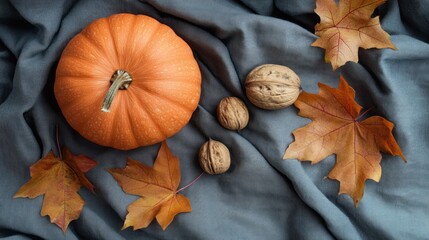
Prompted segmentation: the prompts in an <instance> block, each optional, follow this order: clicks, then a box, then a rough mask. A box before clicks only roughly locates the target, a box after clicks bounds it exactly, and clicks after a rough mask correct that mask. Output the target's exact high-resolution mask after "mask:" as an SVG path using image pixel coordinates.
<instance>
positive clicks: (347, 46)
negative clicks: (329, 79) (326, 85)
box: [311, 0, 395, 70]
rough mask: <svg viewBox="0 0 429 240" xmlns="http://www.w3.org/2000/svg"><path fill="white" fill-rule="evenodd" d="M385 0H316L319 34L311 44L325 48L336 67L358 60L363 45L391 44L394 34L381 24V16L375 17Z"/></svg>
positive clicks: (392, 46)
mask: <svg viewBox="0 0 429 240" xmlns="http://www.w3.org/2000/svg"><path fill="white" fill-rule="evenodd" d="M384 2H385V0H340V1H339V5H337V4H336V2H335V0H316V9H315V10H314V11H315V12H316V13H317V14H318V15H319V16H320V23H318V24H316V27H315V30H316V35H317V36H319V37H320V38H318V39H317V40H316V41H315V42H314V43H313V44H311V46H315V47H320V48H324V49H325V50H326V52H325V61H326V62H331V64H332V68H333V69H334V70H335V69H337V68H338V67H341V66H342V65H344V64H345V63H346V62H348V61H353V62H357V61H358V49H359V47H362V48H365V49H368V48H391V49H395V46H394V45H393V43H392V42H391V41H390V36H389V34H387V33H386V32H385V31H384V30H383V29H382V28H381V26H380V20H379V17H375V18H371V14H372V13H373V12H374V10H375V9H376V8H377V7H378V6H379V5H381V4H383V3H384Z"/></svg>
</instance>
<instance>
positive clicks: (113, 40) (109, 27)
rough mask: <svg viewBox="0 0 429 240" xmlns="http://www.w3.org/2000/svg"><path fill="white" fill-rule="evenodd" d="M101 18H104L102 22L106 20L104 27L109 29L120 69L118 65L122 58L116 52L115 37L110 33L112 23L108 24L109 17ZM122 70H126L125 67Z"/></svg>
mask: <svg viewBox="0 0 429 240" xmlns="http://www.w3.org/2000/svg"><path fill="white" fill-rule="evenodd" d="M103 20H104V21H103V22H106V25H107V27H106V29H107V30H108V31H109V36H110V39H112V43H113V48H114V52H115V54H116V59H117V60H118V69H120V68H121V67H120V66H121V59H122V58H121V56H120V55H119V53H118V48H117V46H116V39H115V37H114V35H113V34H112V28H111V26H112V24H110V22H109V20H110V18H109V19H107V18H103ZM124 70H125V71H126V70H127V69H124ZM112 74H113V73H112Z"/></svg>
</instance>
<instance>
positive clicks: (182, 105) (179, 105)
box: [135, 88, 193, 112]
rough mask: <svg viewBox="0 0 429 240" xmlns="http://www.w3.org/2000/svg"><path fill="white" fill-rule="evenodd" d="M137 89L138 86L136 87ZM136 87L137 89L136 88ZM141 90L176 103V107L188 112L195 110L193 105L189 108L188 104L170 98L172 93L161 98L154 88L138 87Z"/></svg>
mask: <svg viewBox="0 0 429 240" xmlns="http://www.w3.org/2000/svg"><path fill="white" fill-rule="evenodd" d="M136 89H137V88H136ZM136 89H135V90H136ZM138 89H139V90H141V91H143V92H145V93H146V94H148V95H151V96H154V97H156V98H158V99H162V100H168V102H169V103H172V104H173V105H175V106H176V107H179V108H181V109H182V110H185V111H186V112H193V110H192V109H193V108H192V106H191V108H187V106H185V105H184V104H180V103H178V102H175V101H174V100H173V99H170V96H172V95H167V96H168V97H167V96H163V98H161V97H159V96H158V95H159V94H158V93H157V92H155V91H153V90H149V89H147V88H145V89H143V88H138Z"/></svg>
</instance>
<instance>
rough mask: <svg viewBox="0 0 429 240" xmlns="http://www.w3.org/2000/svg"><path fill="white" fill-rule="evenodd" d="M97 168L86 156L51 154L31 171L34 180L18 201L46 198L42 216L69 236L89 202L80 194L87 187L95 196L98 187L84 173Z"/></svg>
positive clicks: (19, 192) (66, 150) (24, 189)
mask: <svg viewBox="0 0 429 240" xmlns="http://www.w3.org/2000/svg"><path fill="white" fill-rule="evenodd" d="M96 165H97V162H95V161H94V160H92V159H89V158H87V157H85V156H83V155H80V156H75V155H73V154H72V153H71V152H70V151H69V150H68V149H67V148H64V149H63V151H62V159H60V158H57V157H55V156H54V154H53V153H52V152H49V153H48V155H46V156H45V157H44V158H42V159H40V160H39V161H37V162H36V163H35V164H34V165H32V166H31V167H30V175H31V179H30V180H29V181H28V182H27V183H25V184H24V185H23V186H22V187H21V188H20V189H19V190H18V192H17V193H16V194H15V195H14V198H18V197H21V198H25V197H28V198H36V197H38V196H40V195H43V194H44V195H45V196H44V199H43V205H42V210H41V215H42V216H46V215H49V217H50V219H51V223H55V224H56V225H57V226H58V227H60V228H61V229H62V230H63V232H64V233H65V232H66V230H67V226H68V225H69V223H70V222H71V221H73V220H75V219H78V218H79V216H80V213H81V211H82V208H83V205H84V204H85V201H84V200H83V199H82V198H81V197H80V195H79V194H78V193H77V192H78V191H79V189H80V187H81V186H82V185H83V186H85V187H86V188H88V189H89V190H91V191H92V192H93V191H94V186H93V185H92V184H91V182H90V181H89V180H88V179H87V178H86V177H85V175H84V173H85V172H87V171H89V170H90V169H92V168H94V167H95V166H96Z"/></svg>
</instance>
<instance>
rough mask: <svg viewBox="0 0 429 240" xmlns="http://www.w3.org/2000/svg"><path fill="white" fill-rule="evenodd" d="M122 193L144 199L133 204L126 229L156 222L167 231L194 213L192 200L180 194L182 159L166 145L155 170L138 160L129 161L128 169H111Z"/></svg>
mask: <svg viewBox="0 0 429 240" xmlns="http://www.w3.org/2000/svg"><path fill="white" fill-rule="evenodd" d="M108 171H109V172H110V173H111V174H112V175H113V177H114V178H115V179H116V181H118V184H119V185H120V186H121V187H122V189H123V190H124V191H125V192H126V193H129V194H133V195H138V196H141V197H142V198H139V199H137V200H136V201H135V202H133V203H131V204H130V205H129V206H128V208H127V210H128V214H127V216H126V218H125V222H124V226H123V228H122V229H125V228H127V227H130V226H132V227H133V229H134V230H137V229H140V228H146V227H147V226H148V225H149V224H150V223H151V222H152V220H153V219H154V218H156V220H157V221H158V223H159V224H160V225H161V227H162V229H163V230H165V229H166V228H167V227H168V225H169V224H170V223H171V222H172V221H173V219H174V217H175V216H176V215H177V214H179V213H182V212H191V211H192V209H191V204H190V202H189V199H188V198H186V197H185V196H183V195H180V194H178V192H179V191H180V190H179V191H178V190H177V188H178V186H179V183H180V168H179V159H178V158H177V157H175V156H174V155H173V154H172V153H171V151H170V149H169V148H168V146H167V143H166V142H165V141H164V142H163V143H162V145H161V148H160V149H159V152H158V156H157V158H156V160H155V163H154V166H153V168H150V167H148V166H146V165H144V164H143V163H140V162H138V161H136V160H132V159H130V158H129V159H128V161H127V166H126V167H125V168H124V169H118V168H114V169H108Z"/></svg>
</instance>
